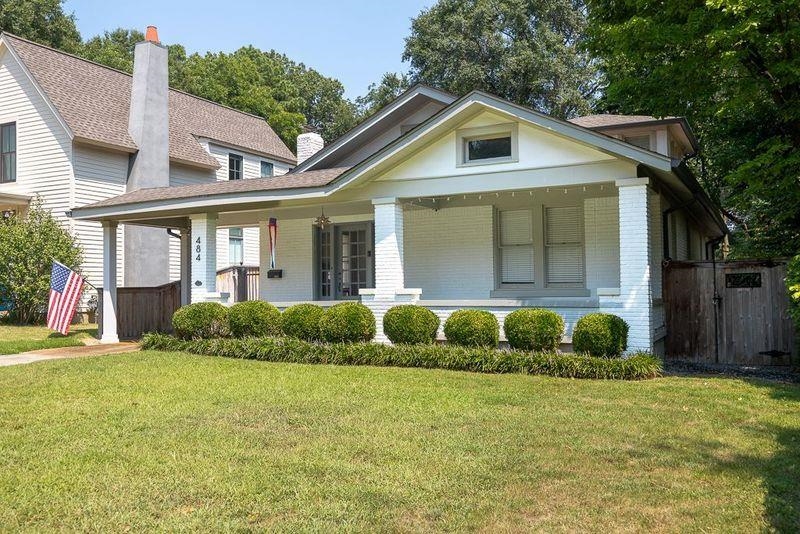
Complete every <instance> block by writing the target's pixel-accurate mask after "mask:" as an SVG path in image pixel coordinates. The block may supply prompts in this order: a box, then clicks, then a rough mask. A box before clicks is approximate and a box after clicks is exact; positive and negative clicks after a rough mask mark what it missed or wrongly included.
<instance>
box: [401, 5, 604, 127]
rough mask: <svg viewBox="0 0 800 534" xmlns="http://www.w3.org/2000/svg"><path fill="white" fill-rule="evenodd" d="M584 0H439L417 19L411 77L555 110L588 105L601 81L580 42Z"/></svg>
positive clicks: (409, 48) (566, 112)
mask: <svg viewBox="0 0 800 534" xmlns="http://www.w3.org/2000/svg"><path fill="white" fill-rule="evenodd" d="M585 25H586V16H585V9H584V6H583V3H582V1H580V0H440V1H439V2H438V3H436V4H435V5H434V6H433V7H431V8H430V9H428V10H425V11H423V12H422V13H421V14H420V15H419V16H418V17H417V18H415V19H414V20H413V22H412V24H411V35H410V36H409V37H408V38H407V39H406V46H405V52H404V54H403V59H404V60H407V61H410V63H411V78H412V81H414V82H418V81H419V82H424V83H427V84H430V85H433V86H435V87H439V88H441V89H444V90H446V91H449V92H451V93H453V94H456V95H463V94H465V93H467V92H469V91H471V90H473V89H482V90H484V91H487V92H490V93H493V94H495V95H498V96H501V97H503V98H506V99H508V100H511V101H513V102H516V103H518V104H522V105H525V106H529V107H532V108H534V109H536V110H538V111H542V112H544V113H549V114H551V115H555V116H557V117H571V116H574V115H577V114H581V113H585V112H588V111H589V109H590V107H591V103H592V99H593V97H594V95H595V92H596V90H597V86H598V79H597V69H596V65H595V62H594V61H593V60H592V58H591V57H590V56H589V55H588V54H587V53H585V52H584V51H583V50H582V49H581V48H580V47H579V46H578V45H579V41H580V39H581V36H582V34H583V30H584V28H585Z"/></svg>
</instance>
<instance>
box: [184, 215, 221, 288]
mask: <svg viewBox="0 0 800 534" xmlns="http://www.w3.org/2000/svg"><path fill="white" fill-rule="evenodd" d="M189 218H190V219H191V221H192V229H191V232H190V233H191V236H192V238H191V255H192V256H191V257H192V261H191V262H190V265H191V284H192V290H191V295H192V297H191V298H192V302H204V301H207V300H219V295H218V294H217V214H216V213H198V214H192V215H191V216H190V217H189Z"/></svg>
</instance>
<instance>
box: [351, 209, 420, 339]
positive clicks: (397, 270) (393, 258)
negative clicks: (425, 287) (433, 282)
mask: <svg viewBox="0 0 800 534" xmlns="http://www.w3.org/2000/svg"><path fill="white" fill-rule="evenodd" d="M372 204H373V206H374V209H375V248H374V250H375V289H362V290H361V291H360V292H359V293H360V295H361V302H362V303H363V304H364V305H365V306H367V307H369V308H370V310H372V313H373V314H374V315H375V322H376V326H377V332H376V335H375V339H376V340H377V341H382V342H385V341H387V338H386V336H385V335H384V333H383V316H384V315H385V314H386V311H387V310H388V309H389V308H391V307H393V306H397V305H399V304H413V303H415V302H417V301H418V300H419V297H420V295H421V294H422V290H421V289H409V288H406V287H405V264H404V258H403V205H402V204H400V202H398V200H397V199H396V198H379V199H374V200H373V201H372Z"/></svg>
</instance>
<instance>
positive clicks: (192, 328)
mask: <svg viewBox="0 0 800 534" xmlns="http://www.w3.org/2000/svg"><path fill="white" fill-rule="evenodd" d="M172 328H173V329H174V330H175V335H176V336H177V337H179V338H180V339H209V338H215V337H225V336H227V335H229V334H230V327H229V324H228V308H226V307H225V306H223V305H222V304H220V303H219V302H197V303H195V304H188V305H186V306H182V307H180V308H178V309H177V310H176V311H175V313H174V314H172Z"/></svg>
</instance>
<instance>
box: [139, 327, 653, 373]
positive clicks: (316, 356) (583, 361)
mask: <svg viewBox="0 0 800 534" xmlns="http://www.w3.org/2000/svg"><path fill="white" fill-rule="evenodd" d="M142 348H143V349H144V350H161V351H174V352H190V353H194V354H202V355H206V356H221V357H226V358H243V359H250V360H260V361H268V362H284V363H302V364H328V365H374V366H391V367H419V368H426V369H448V370H452V371H471V372H476V373H522V374H530V375H548V376H556V377H563V378H595V379H608V380H642V379H647V378H655V377H657V376H660V375H661V360H659V359H658V358H656V357H654V356H653V355H651V354H648V353H645V352H640V353H636V354H632V355H630V356H629V357H627V358H614V359H610V358H595V357H592V356H587V355H581V354H558V353H553V352H530V351H518V350H498V349H493V348H487V347H463V346H459V345H437V344H434V343H420V344H398V345H384V344H381V343H365V342H356V343H352V342H351V343H312V342H308V341H302V340H299V339H294V338H290V337H265V338H242V339H231V338H228V339H222V338H220V339H196V340H180V339H177V338H175V337H172V336H167V335H164V334H147V335H146V336H145V337H144V339H143V340H142Z"/></svg>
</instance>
